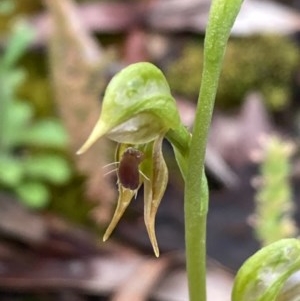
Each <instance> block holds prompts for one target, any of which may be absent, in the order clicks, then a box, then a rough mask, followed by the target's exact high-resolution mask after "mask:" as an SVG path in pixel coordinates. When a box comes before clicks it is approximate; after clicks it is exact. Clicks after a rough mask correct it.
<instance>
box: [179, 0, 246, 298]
mask: <svg viewBox="0 0 300 301" xmlns="http://www.w3.org/2000/svg"><path fill="white" fill-rule="evenodd" d="M241 4H242V0H213V2H212V6H211V10H210V17H209V22H208V26H207V31H206V37H205V43H204V64H203V72H202V81H201V89H200V93H199V98H198V106H197V111H196V118H195V123H194V129H193V135H192V138H191V144H190V151H189V157H188V164H187V173H186V182H185V185H186V186H185V201H184V204H185V205H184V209H185V240H186V259H187V273H188V281H189V294H190V301H205V300H206V217H207V210H208V192H207V191H208V189H207V184H206V181H205V175H204V172H203V170H204V160H205V149H206V142H207V136H208V130H209V126H210V123H211V117H212V112H213V107H214V101H215V96H216V91H217V87H218V81H219V76H220V72H221V66H222V62H223V57H224V53H225V49H226V44H227V40H228V37H229V34H230V31H231V28H232V26H233V23H234V21H235V19H236V16H237V14H238V12H239V10H240V6H241ZM203 175H204V176H203Z"/></svg>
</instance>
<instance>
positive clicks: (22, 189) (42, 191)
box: [16, 182, 49, 209]
mask: <svg viewBox="0 0 300 301" xmlns="http://www.w3.org/2000/svg"><path fill="white" fill-rule="evenodd" d="M16 192H17V195H18V196H19V198H20V200H21V201H22V202H23V203H24V204H25V205H26V206H28V207H30V208H35V209H39V208H43V207H45V206H46V205H47V204H48V201H49V192H48V190H47V188H46V186H45V185H44V184H42V183H39V182H24V183H21V184H20V185H19V186H18V187H17V189H16Z"/></svg>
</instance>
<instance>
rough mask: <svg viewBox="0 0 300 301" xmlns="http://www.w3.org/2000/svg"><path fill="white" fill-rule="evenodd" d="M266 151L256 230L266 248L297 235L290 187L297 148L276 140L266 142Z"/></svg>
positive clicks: (273, 138)
mask: <svg viewBox="0 0 300 301" xmlns="http://www.w3.org/2000/svg"><path fill="white" fill-rule="evenodd" d="M262 148H263V150H262V151H261V154H260V155H261V158H260V159H261V160H262V163H261V166H260V177H259V178H258V184H259V187H258V191H257V193H256V197H255V201H256V210H255V218H254V226H255V232H256V236H257V237H258V239H259V240H260V242H261V243H262V245H268V244H270V243H272V242H275V241H277V240H279V239H282V238H288V237H295V236H296V234H297V228H296V225H295V223H294V220H293V218H292V214H293V209H294V206H293V202H292V192H291V187H290V183H289V177H290V173H291V168H290V162H289V161H290V156H291V153H292V150H293V146H292V144H291V143H289V142H285V141H282V140H280V139H279V138H278V137H275V136H274V137H269V138H266V139H265V141H264V142H263V147H262Z"/></svg>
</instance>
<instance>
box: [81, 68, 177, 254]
mask: <svg viewBox="0 0 300 301" xmlns="http://www.w3.org/2000/svg"><path fill="white" fill-rule="evenodd" d="M180 125H181V122H180V117H179V114H178V111H177V107H176V103H175V100H174V98H173V97H172V95H171V93H170V88H169V86H168V83H167V81H166V79H165V77H164V75H163V74H162V72H161V71H160V70H159V69H158V68H157V67H155V66H154V65H152V64H150V63H145V62H142V63H137V64H133V65H130V66H128V67H127V68H125V69H123V70H122V71H121V72H119V73H118V74H116V75H115V76H114V77H113V79H112V80H111V82H110V83H109V85H108V86H107V89H106V91H105V95H104V98H103V103H102V112H101V115H100V118H99V120H98V122H97V123H96V125H95V127H94V129H93V131H92V133H91V135H90V136H89V138H88V139H87V141H86V142H85V143H84V145H83V146H82V147H81V148H80V149H79V151H78V152H77V153H78V154H82V153H83V152H85V151H86V150H87V149H88V148H89V147H91V146H92V144H93V143H95V142H96V141H97V140H98V139H99V138H101V137H103V136H106V137H108V138H109V139H111V140H113V141H116V142H118V143H119V145H118V148H117V151H116V162H118V168H117V175H118V190H119V197H118V202H117V207H116V210H115V214H114V216H113V218H112V221H111V223H110V225H109V226H108V228H107V230H106V232H105V234H104V237H103V240H104V241H105V240H107V239H108V238H109V236H110V235H111V233H112V231H113V230H114V228H115V227H116V225H117V223H118V221H119V220H120V218H121V217H122V215H123V213H124V211H125V210H126V208H127V207H128V205H129V204H130V202H131V200H132V199H133V197H134V196H135V195H136V194H137V191H138V189H139V188H140V187H141V185H144V219H145V225H146V228H147V232H148V235H149V238H150V241H151V244H152V246H153V250H154V253H155V255H156V256H157V257H158V256H159V248H158V244H157V239H156V235H155V216H156V213H157V210H158V207H159V204H160V202H161V200H162V197H163V195H164V192H165V190H166V186H167V182H168V170H167V166H166V163H165V161H164V158H163V154H162V142H163V138H164V136H165V134H166V133H167V132H168V131H169V130H172V129H175V128H178V127H179V126H180Z"/></svg>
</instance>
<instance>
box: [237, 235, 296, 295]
mask: <svg viewBox="0 0 300 301" xmlns="http://www.w3.org/2000/svg"><path fill="white" fill-rule="evenodd" d="M299 269H300V241H299V240H297V239H294V238H290V239H282V240H279V241H277V242H275V243H272V244H270V245H268V246H267V247H265V248H263V249H261V250H259V251H258V252H257V253H255V254H254V255H253V256H252V257H250V258H249V259H248V260H247V261H246V262H245V263H244V264H243V266H242V267H241V268H240V270H239V271H238V273H237V276H236V278H235V282H234V286H233V291H232V301H274V300H276V297H277V296H278V294H279V292H280V290H281V288H282V286H283V285H284V284H285V282H286V281H287V279H288V278H289V277H290V276H291V275H292V274H293V273H294V272H295V271H297V270H299Z"/></svg>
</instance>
